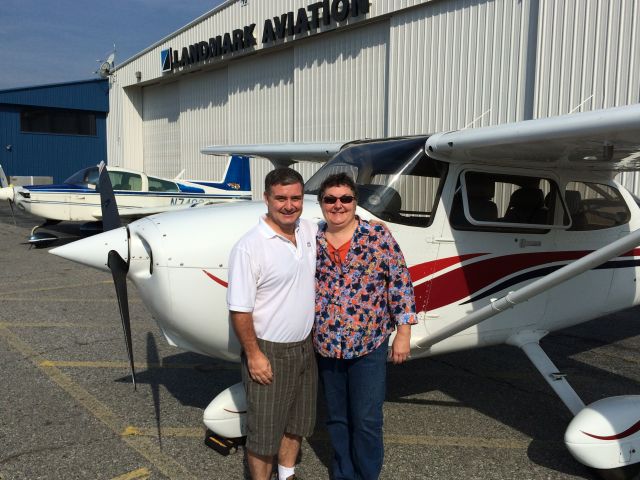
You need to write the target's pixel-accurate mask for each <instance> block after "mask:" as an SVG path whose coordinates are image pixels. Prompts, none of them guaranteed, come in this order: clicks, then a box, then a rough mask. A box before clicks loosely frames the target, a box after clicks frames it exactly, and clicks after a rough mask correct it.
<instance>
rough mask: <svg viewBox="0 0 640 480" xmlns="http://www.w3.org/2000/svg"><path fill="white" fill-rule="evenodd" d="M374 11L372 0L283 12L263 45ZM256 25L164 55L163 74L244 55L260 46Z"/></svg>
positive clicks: (333, 1) (328, 0)
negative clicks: (221, 58) (210, 61)
mask: <svg viewBox="0 0 640 480" xmlns="http://www.w3.org/2000/svg"><path fill="white" fill-rule="evenodd" d="M369 11H370V5H369V0H322V1H320V2H315V3H312V4H310V5H308V6H307V7H306V8H299V9H298V11H297V12H287V13H283V14H282V15H280V16H279V17H273V18H267V19H266V20H265V21H264V26H263V29H262V37H261V39H262V40H261V42H262V45H263V46H267V45H268V44H271V43H275V42H277V41H278V40H284V39H287V38H291V37H295V36H297V35H306V34H309V33H311V32H312V31H313V30H317V29H319V28H320V27H321V26H330V25H331V24H333V23H340V22H344V21H345V20H347V19H348V18H349V17H359V16H360V15H366V14H368V13H369ZM255 28H256V24H255V23H253V24H251V25H247V26H244V27H243V28H241V29H240V28H237V29H235V30H233V31H231V32H227V33H225V34H224V35H217V36H215V37H211V38H209V41H202V42H198V43H195V44H192V45H189V46H188V47H182V48H181V49H175V50H174V49H173V48H168V49H165V50H162V52H160V59H161V62H162V71H163V72H171V71H173V70H174V69H176V68H180V67H186V66H188V65H192V64H194V63H200V62H204V61H206V60H209V59H214V58H217V57H220V56H223V55H228V54H230V53H236V52H240V51H243V50H246V49H249V48H252V47H254V46H256V45H257V44H258V42H257V40H256V37H255V35H254V31H255Z"/></svg>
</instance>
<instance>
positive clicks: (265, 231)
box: [258, 214, 300, 238]
mask: <svg viewBox="0 0 640 480" xmlns="http://www.w3.org/2000/svg"><path fill="white" fill-rule="evenodd" d="M299 226H300V219H299V218H298V219H297V220H296V228H295V230H294V232H295V231H296V230H298V227H299ZM258 228H259V230H260V233H261V234H262V235H263V236H264V237H265V238H273V237H282V238H284V237H283V235H281V234H279V233H277V232H276V231H275V230H274V229H273V227H272V226H271V225H269V223H268V222H267V215H266V214H264V215H261V216H260V220H259V222H258Z"/></svg>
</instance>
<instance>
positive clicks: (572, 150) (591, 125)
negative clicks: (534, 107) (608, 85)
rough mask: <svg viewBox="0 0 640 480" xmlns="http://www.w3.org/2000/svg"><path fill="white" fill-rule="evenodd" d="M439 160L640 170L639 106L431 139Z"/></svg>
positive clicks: (430, 145)
mask: <svg viewBox="0 0 640 480" xmlns="http://www.w3.org/2000/svg"><path fill="white" fill-rule="evenodd" d="M426 150H427V152H428V154H429V155H430V156H431V157H433V158H436V159H440V160H445V161H450V162H456V161H458V162H462V161H473V162H474V163H487V164H491V165H504V166H509V167H538V168H573V169H581V170H600V171H615V172H620V171H634V170H639V169H640V104H635V105H629V106H624V107H616V108H608V109H604V110H595V111H592V112H584V113H577V114H570V115H563V116H559V117H551V118H541V119H536V120H526V121H522V122H516V123H509V124H504V125H496V126H492V127H484V128H474V129H469V130H459V131H453V132H446V133H438V134H435V135H432V136H431V137H429V139H428V140H427V144H426Z"/></svg>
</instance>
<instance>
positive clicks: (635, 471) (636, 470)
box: [593, 463, 640, 480]
mask: <svg viewBox="0 0 640 480" xmlns="http://www.w3.org/2000/svg"><path fill="white" fill-rule="evenodd" d="M593 470H594V471H595V472H596V475H598V476H599V477H600V478H602V479H603V480H640V463H636V464H634V465H629V466H626V467H620V468H611V469H607V470H598V469H595V468H594V469H593Z"/></svg>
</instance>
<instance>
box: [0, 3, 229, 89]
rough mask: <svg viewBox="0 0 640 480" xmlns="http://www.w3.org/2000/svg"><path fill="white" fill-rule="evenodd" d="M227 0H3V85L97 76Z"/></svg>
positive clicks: (0, 19) (0, 30)
mask: <svg viewBox="0 0 640 480" xmlns="http://www.w3.org/2000/svg"><path fill="white" fill-rule="evenodd" d="M222 2H223V0H100V1H99V0H2V7H1V8H0V64H1V65H2V68H1V69H0V90H4V89H10V88H15V87H23V86H34V85H47V84H52V83H63V82H73V81H77V80H87V79H93V78H98V76H97V75H96V74H95V73H94V72H95V71H96V70H97V69H98V67H99V65H100V63H99V62H98V60H105V59H106V58H107V57H108V56H109V54H110V53H111V52H112V51H113V45H114V44H115V47H116V57H115V63H116V65H118V64H119V63H122V62H124V61H125V60H127V59H129V58H131V57H132V56H133V55H135V54H136V53H139V52H140V51H142V50H144V49H145V48H146V47H148V46H150V45H152V44H153V43H155V42H157V41H158V40H161V39H162V38H164V37H166V36H167V35H169V34H171V33H173V32H175V31H176V30H178V29H179V28H181V27H183V26H185V25H186V24H187V23H189V22H190V21H192V20H195V19H196V18H197V17H199V16H200V15H202V14H203V13H206V12H208V11H210V10H212V9H213V8H215V7H217V6H218V5H219V4H221V3H222Z"/></svg>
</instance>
